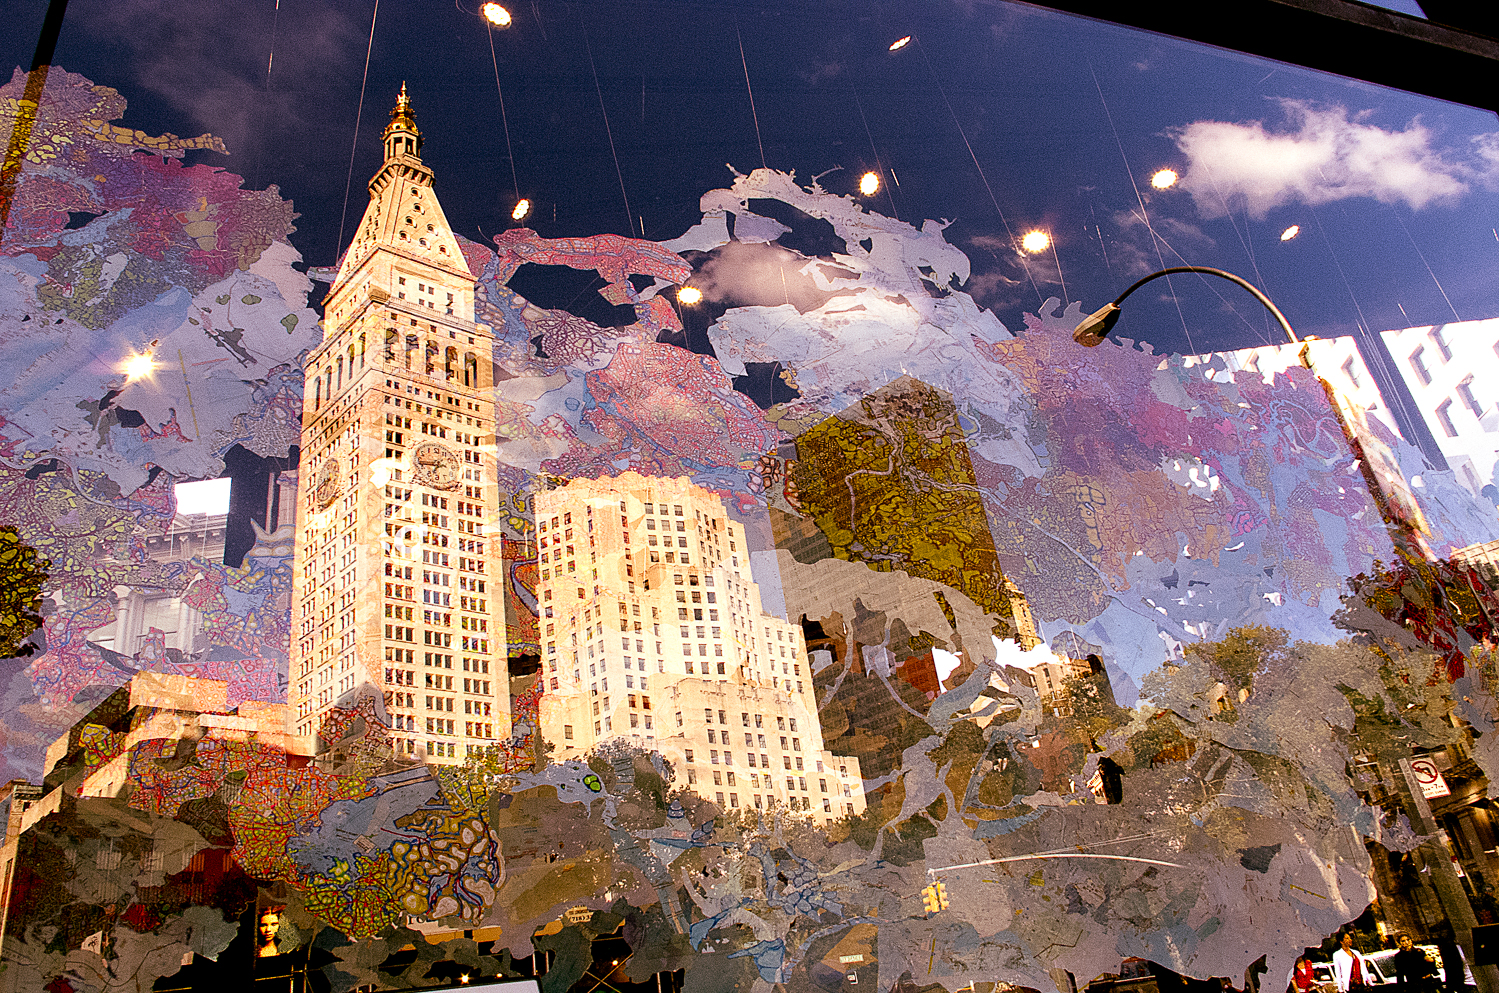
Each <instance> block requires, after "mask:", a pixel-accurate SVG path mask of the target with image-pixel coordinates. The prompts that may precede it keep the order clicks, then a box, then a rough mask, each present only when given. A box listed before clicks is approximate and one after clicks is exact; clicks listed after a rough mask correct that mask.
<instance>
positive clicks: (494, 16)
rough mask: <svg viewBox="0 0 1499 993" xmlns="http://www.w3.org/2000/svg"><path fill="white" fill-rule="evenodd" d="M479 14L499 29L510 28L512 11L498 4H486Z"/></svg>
mask: <svg viewBox="0 0 1499 993" xmlns="http://www.w3.org/2000/svg"><path fill="white" fill-rule="evenodd" d="M479 13H481V14H483V15H484V19H485V20H486V21H488V22H489V23H490V24H493V25H494V26H495V27H497V28H508V27H509V26H510V11H508V10H506V9H505V8H504V7H501V6H500V5H499V4H497V3H486V4H485V5H484V6H482V7H480V8H479Z"/></svg>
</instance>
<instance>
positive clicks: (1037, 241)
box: [1020, 231, 1051, 255]
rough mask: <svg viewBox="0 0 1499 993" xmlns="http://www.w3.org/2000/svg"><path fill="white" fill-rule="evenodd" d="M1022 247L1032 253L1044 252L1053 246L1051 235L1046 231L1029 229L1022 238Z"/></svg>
mask: <svg viewBox="0 0 1499 993" xmlns="http://www.w3.org/2000/svg"><path fill="white" fill-rule="evenodd" d="M1020 247H1021V248H1023V249H1025V250H1026V251H1027V252H1030V253H1031V254H1032V255H1035V254H1036V253H1037V252H1044V251H1046V250H1047V249H1048V248H1050V247H1051V235H1049V234H1047V233H1046V232H1045V231H1027V232H1026V233H1025V237H1024V238H1021V239H1020Z"/></svg>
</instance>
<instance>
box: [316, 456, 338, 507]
mask: <svg viewBox="0 0 1499 993" xmlns="http://www.w3.org/2000/svg"><path fill="white" fill-rule="evenodd" d="M341 469H342V466H340V465H339V464H338V459H328V460H327V461H326V462H324V463H323V467H322V468H321V469H319V470H318V474H317V479H316V480H314V481H313V484H312V492H313V498H314V499H315V500H317V505H318V509H319V510H326V509H327V508H328V507H330V506H331V505H332V504H333V501H334V500H337V499H338V488H339V487H338V484H339V478H340V477H341V476H342V475H343V473H342V472H341V471H340V470H341Z"/></svg>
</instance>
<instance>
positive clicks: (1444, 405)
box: [1437, 400, 1457, 438]
mask: <svg viewBox="0 0 1499 993" xmlns="http://www.w3.org/2000/svg"><path fill="white" fill-rule="evenodd" d="M1437 422H1438V423H1439V424H1441V425H1442V430H1443V431H1445V432H1447V437H1449V438H1456V437H1457V428H1456V426H1454V425H1453V423H1452V401H1451V400H1443V401H1442V402H1441V404H1439V405H1438V406H1437Z"/></svg>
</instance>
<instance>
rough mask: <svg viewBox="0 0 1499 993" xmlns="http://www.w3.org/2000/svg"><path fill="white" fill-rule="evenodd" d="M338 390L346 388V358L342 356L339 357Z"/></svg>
mask: <svg viewBox="0 0 1499 993" xmlns="http://www.w3.org/2000/svg"><path fill="white" fill-rule="evenodd" d="M338 388H339V389H343V388H344V357H343V356H342V355H340V356H339V357H338ZM330 396H331V394H330Z"/></svg>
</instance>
